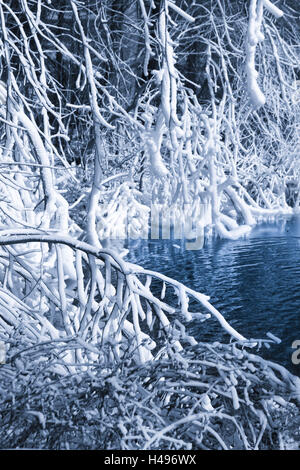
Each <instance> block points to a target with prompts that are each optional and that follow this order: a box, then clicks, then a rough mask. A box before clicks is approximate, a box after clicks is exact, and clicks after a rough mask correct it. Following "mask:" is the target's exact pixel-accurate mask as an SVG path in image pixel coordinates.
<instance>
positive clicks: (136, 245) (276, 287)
mask: <svg viewBox="0 0 300 470" xmlns="http://www.w3.org/2000/svg"><path fill="white" fill-rule="evenodd" d="M128 248H129V254H128V255H127V258H126V259H127V260H129V261H131V262H134V263H138V264H140V265H141V266H143V267H145V268H149V269H153V270H156V271H159V272H161V273H163V274H165V275H167V276H170V277H172V278H174V279H177V280H178V281H181V282H182V283H184V284H186V285H187V286H189V287H191V288H193V289H195V290H197V291H199V292H202V293H204V294H207V295H209V296H210V301H211V303H212V304H213V305H214V306H215V307H216V308H217V309H219V311H220V312H221V313H222V314H223V315H224V317H225V318H226V320H227V321H229V323H230V324H231V325H232V326H233V327H234V328H235V329H236V330H238V331H239V332H240V333H241V334H243V335H244V336H246V337H248V338H266V333H267V332H271V333H273V334H274V335H275V336H277V337H279V338H280V339H281V340H282V342H281V344H275V345H272V346H271V348H270V349H269V350H268V349H267V348H265V347H263V348H262V349H261V350H260V352H259V353H260V354H261V355H262V356H263V357H265V358H266V359H270V360H272V361H275V362H278V363H280V364H282V365H284V366H285V367H287V368H288V369H289V370H290V371H292V372H293V373H295V374H297V375H300V365H294V364H293V363H292V353H293V352H294V350H293V349H292V343H293V342H294V341H295V340H300V217H294V218H292V219H290V220H286V219H285V220H281V221H278V222H276V223H273V224H271V223H262V224H260V225H258V226H257V227H255V228H254V229H253V230H252V232H251V234H250V235H249V236H248V237H247V238H243V239H241V240H237V241H228V240H220V239H210V240H209V241H206V242H205V243H204V246H203V248H202V249H201V250H197V251H191V250H187V249H186V247H185V241H184V240H161V239H160V240H129V241H128ZM189 331H190V332H191V334H193V336H194V337H195V338H196V339H198V340H200V341H213V340H218V341H224V342H228V341H229V339H230V338H229V336H228V335H227V334H226V333H223V332H222V331H221V329H220V326H219V324H218V323H217V322H216V321H215V320H214V319H212V320H211V319H210V320H207V321H206V322H204V323H200V322H198V321H193V322H191V323H190V324H189ZM299 357H300V354H299Z"/></svg>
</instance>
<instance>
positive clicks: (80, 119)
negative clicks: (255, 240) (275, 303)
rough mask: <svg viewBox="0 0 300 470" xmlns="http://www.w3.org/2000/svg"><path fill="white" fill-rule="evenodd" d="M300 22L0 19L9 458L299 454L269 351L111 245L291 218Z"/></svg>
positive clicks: (209, 12)
mask: <svg viewBox="0 0 300 470" xmlns="http://www.w3.org/2000/svg"><path fill="white" fill-rule="evenodd" d="M62 3H63V4H62ZM275 3H276V4H275ZM297 8H298V13H297ZM297 14H298V15H299V5H298V4H297V1H294V0H281V1H278V2H275V1H273V2H271V1H269V0H249V1H246V2H240V1H238V0H234V1H230V0H216V1H210V0H203V1H199V2H197V1H193V2H192V1H191V2H185V1H181V0H176V1H173V0H161V1H156V0H155V1H154V0H153V1H148V0H134V1H127V0H126V1H120V2H118V1H117V2H115V1H111V0H102V1H100V0H95V1H94V2H91V3H90V4H89V6H88V7H86V6H85V5H84V2H77V1H75V0H69V1H68V2H60V1H58V0H52V1H47V2H42V1H41V0H35V1H31V0H22V1H21V0H10V1H2V0H0V21H1V26H0V28H1V31H0V32H1V35H0V52H1V53H0V60H1V66H2V67H1V76H0V79H1V81H0V127H1V134H0V144H1V147H0V165H1V172H0V188H1V195H0V225H1V227H0V266H1V270H0V341H1V348H0V353H1V354H2V356H3V357H2V356H1V359H2V361H1V362H2V364H0V420H1V429H0V447H1V448H9V449H14V448H36V449H38V448H43V449H127V450H128V449H247V450H253V449H274V448H280V449H286V448H297V447H299V440H300V437H299V425H300V423H299V406H300V379H299V377H296V376H294V375H292V374H291V373H290V372H288V371H287V370H286V369H285V368H284V367H282V366H280V365H278V364H276V363H272V362H268V361H265V360H263V359H262V358H261V357H260V355H259V349H260V347H261V346H262V343H264V342H266V343H272V342H276V341H277V338H275V337H271V338H270V337H269V338H266V339H265V340H263V339H262V340H255V339H253V338H245V337H244V336H243V335H242V334H241V333H240V332H239V331H236V330H235V329H234V328H233V327H232V326H231V325H230V324H228V322H227V321H226V320H225V318H224V316H223V315H222V312H220V311H218V310H217V309H216V308H215V307H214V306H213V305H212V303H211V302H210V299H209V296H208V295H207V294H209V293H207V292H203V293H199V292H195V291H194V290H192V289H191V288H189V286H185V285H182V284H181V283H180V282H178V281H176V280H175V279H170V278H168V277H166V276H164V275H162V274H160V273H158V272H153V271H149V270H147V269H144V268H142V267H141V266H137V265H134V264H131V263H128V262H126V261H124V259H123V258H124V252H121V251H120V250H119V249H117V247H116V246H114V245H113V243H112V242H111V239H113V238H117V237H120V238H122V239H126V237H133V238H138V237H147V236H148V231H150V230H153V229H154V227H153V223H152V224H151V222H153V221H154V219H155V217H154V216H155V212H156V211H157V212H158V213H159V212H161V213H165V214H168V216H170V217H171V220H170V224H171V225H173V226H174V228H176V227H177V228H178V227H180V226H182V225H185V226H188V228H189V233H188V234H187V233H185V235H187V238H189V239H193V238H195V237H197V234H199V233H201V234H204V236H205V237H211V236H214V237H221V238H228V239H232V240H235V239H237V238H239V237H242V236H246V235H247V233H249V231H250V230H251V228H252V227H253V226H254V225H255V224H256V223H257V222H258V221H260V220H266V219H274V218H276V217H280V216H284V215H292V214H295V213H297V212H299V202H300V191H299V184H300V165H299V150H300V149H299V116H300V109H299V104H300V100H299V88H297V86H298V87H299V85H298V84H299V80H298V79H299V35H300V32H299V23H297ZM170 208H172V211H171V212H170ZM158 292H159V293H158ZM229 295H230V293H229ZM195 318H196V319H198V320H199V322H200V323H201V327H202V328H203V330H205V325H206V322H209V321H211V319H212V318H215V319H216V320H217V321H218V322H219V327H220V329H224V330H225V331H226V333H227V334H228V343H227V344H221V343H213V344H208V343H201V342H200V343H198V342H197V341H196V340H195V339H194V338H193V337H192V336H191V335H190V334H189V326H188V325H189V322H190V321H191V320H192V319H195ZM287 421H288V422H289V424H288V425H286V423H287ZM297 432H298V434H297Z"/></svg>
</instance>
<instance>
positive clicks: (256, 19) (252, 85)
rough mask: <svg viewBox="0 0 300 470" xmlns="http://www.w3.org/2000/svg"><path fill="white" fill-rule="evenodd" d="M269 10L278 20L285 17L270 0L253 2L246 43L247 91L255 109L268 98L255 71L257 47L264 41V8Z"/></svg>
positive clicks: (251, 3) (250, 9) (252, 0)
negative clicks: (262, 25) (262, 26)
mask: <svg viewBox="0 0 300 470" xmlns="http://www.w3.org/2000/svg"><path fill="white" fill-rule="evenodd" d="M264 7H265V8H267V10H269V11H270V12H271V13H272V14H273V15H274V16H275V17H276V18H279V17H281V16H282V15H283V12H282V11H281V10H280V9H279V8H277V7H276V6H275V5H273V4H272V3H271V2H270V1H269V0H258V2H257V0H251V2H250V8H249V23H248V33H247V43H246V73H247V91H248V95H249V98H250V102H251V104H252V106H253V108H254V109H258V108H260V107H261V106H263V105H264V104H265V102H266V98H265V96H264V94H263V92H262V91H261V89H260V87H259V85H258V83H257V78H258V72H257V70H256V69H255V53H256V46H257V44H258V43H259V42H261V41H263V40H264V35H263V33H262V32H261V24H262V19H263V8H264Z"/></svg>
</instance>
